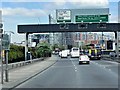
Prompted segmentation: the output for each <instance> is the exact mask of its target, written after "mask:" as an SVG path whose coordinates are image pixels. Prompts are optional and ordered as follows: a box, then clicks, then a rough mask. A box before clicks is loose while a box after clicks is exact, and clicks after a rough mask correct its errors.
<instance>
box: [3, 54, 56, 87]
mask: <svg viewBox="0 0 120 90" xmlns="http://www.w3.org/2000/svg"><path fill="white" fill-rule="evenodd" d="M56 61H57V58H56V56H55V55H53V56H52V57H48V58H46V59H45V60H43V61H40V62H35V63H33V64H29V65H26V66H22V67H19V68H16V69H11V70H9V82H4V84H3V85H2V88H7V89H10V88H14V87H16V86H18V85H19V84H21V83H23V82H25V81H27V80H29V79H31V78H32V77H34V76H36V75H37V74H39V73H41V72H43V71H44V70H46V69H48V68H49V67H50V66H52V65H53V64H55V63H56Z"/></svg>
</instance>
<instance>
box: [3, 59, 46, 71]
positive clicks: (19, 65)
mask: <svg viewBox="0 0 120 90" xmlns="http://www.w3.org/2000/svg"><path fill="white" fill-rule="evenodd" d="M43 60H44V58H37V59H32V60H27V61H21V62H16V63H11V64H8V69H9V70H10V69H13V68H18V67H22V66H25V65H28V64H32V63H35V62H38V61H43ZM4 67H5V64H4Z"/></svg>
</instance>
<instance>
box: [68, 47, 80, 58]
mask: <svg viewBox="0 0 120 90" xmlns="http://www.w3.org/2000/svg"><path fill="white" fill-rule="evenodd" d="M70 54H71V57H79V56H80V50H79V48H77V47H73V48H72V49H71V52H70Z"/></svg>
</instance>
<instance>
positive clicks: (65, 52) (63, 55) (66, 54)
mask: <svg viewBox="0 0 120 90" xmlns="http://www.w3.org/2000/svg"><path fill="white" fill-rule="evenodd" d="M67 56H68V53H67V51H66V50H62V51H61V58H62V57H66V58H67Z"/></svg>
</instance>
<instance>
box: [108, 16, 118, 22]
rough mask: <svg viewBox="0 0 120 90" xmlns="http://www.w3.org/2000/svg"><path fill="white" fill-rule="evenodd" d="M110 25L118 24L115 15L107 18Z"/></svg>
mask: <svg viewBox="0 0 120 90" xmlns="http://www.w3.org/2000/svg"><path fill="white" fill-rule="evenodd" d="M109 22H110V23H118V16H117V15H111V16H110V18H109Z"/></svg>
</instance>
